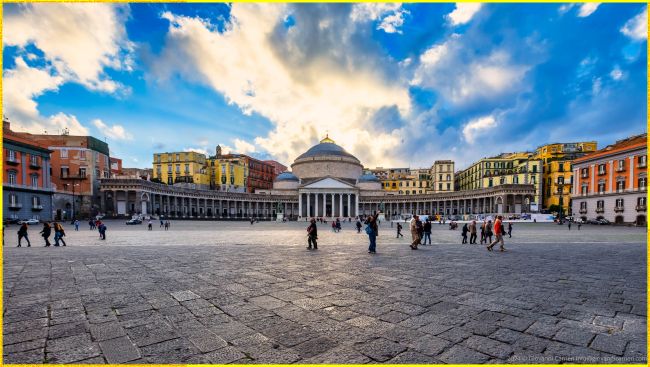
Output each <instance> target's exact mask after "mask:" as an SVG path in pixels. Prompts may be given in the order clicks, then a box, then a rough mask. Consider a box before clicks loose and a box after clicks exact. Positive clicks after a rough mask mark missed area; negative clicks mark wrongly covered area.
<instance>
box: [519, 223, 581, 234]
mask: <svg viewBox="0 0 650 367" xmlns="http://www.w3.org/2000/svg"><path fill="white" fill-rule="evenodd" d="M569 225H571V224H569ZM569 229H571V228H569ZM508 238H512V222H508Z"/></svg>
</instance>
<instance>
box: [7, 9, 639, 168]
mask: <svg viewBox="0 0 650 367" xmlns="http://www.w3.org/2000/svg"><path fill="white" fill-rule="evenodd" d="M3 10H4V15H3V46H4V47H3V108H4V110H3V113H4V115H5V116H7V117H8V118H9V120H10V121H11V124H12V129H14V130H18V131H28V132H32V133H43V132H44V131H47V133H50V134H56V133H60V132H61V131H63V130H64V129H67V130H68V131H69V132H70V134H73V135H92V136H95V137H97V138H99V139H102V140H105V141H107V142H108V143H109V147H110V150H111V155H112V156H115V157H118V158H122V159H123V165H124V167H150V166H151V162H152V155H153V153H155V152H173V151H189V150H193V151H199V152H204V153H207V154H214V151H215V147H216V145H217V144H220V145H221V146H222V147H224V148H225V150H226V151H232V152H237V153H245V154H250V155H252V156H255V157H258V158H261V159H275V160H278V161H280V162H282V163H284V164H287V165H289V164H290V163H291V162H293V160H294V159H295V158H296V157H297V156H298V155H299V154H301V153H302V152H304V151H305V150H307V149H308V148H309V147H311V146H313V145H314V144H316V143H318V141H319V140H320V139H322V138H323V137H324V136H325V135H326V134H329V137H330V138H332V139H334V140H335V141H336V142H337V143H338V144H339V145H341V146H343V147H344V148H345V149H346V150H348V151H349V152H351V153H352V154H354V155H356V156H357V157H358V158H359V159H360V160H361V162H362V163H363V164H364V165H365V166H366V167H378V166H381V167H413V168H415V167H428V166H431V164H432V163H433V161H434V160H437V159H453V160H455V161H456V168H457V169H462V168H465V167H467V166H468V165H469V164H470V163H471V162H473V161H476V160H478V159H480V158H482V157H486V156H491V155H495V154H499V153H501V152H513V151H524V150H528V151H531V150H534V149H535V148H536V147H538V146H540V145H543V144H546V143H553V142H575V141H591V140H596V141H597V142H598V144H599V147H604V146H605V145H607V144H611V143H613V142H615V141H616V140H618V139H622V138H625V137H627V136H631V135H635V134H639V133H643V132H645V131H646V129H647V103H646V98H647V92H646V91H647V34H648V32H647V5H645V4H597V3H586V4H568V3H567V4H477V3H458V4H454V3H449V4H399V3H395V4H383V3H359V4H248V3H246V4H244V3H235V4H164V3H161V4H144V3H139V4H108V3H95V4H92V3H88V4H73V3H67V4H56V3H53V4H50V3H34V4H4V5H3Z"/></svg>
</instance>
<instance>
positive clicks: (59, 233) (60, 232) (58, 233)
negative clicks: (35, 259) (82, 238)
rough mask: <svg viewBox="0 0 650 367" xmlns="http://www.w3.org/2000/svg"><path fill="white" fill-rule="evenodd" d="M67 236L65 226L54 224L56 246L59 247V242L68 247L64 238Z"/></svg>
mask: <svg viewBox="0 0 650 367" xmlns="http://www.w3.org/2000/svg"><path fill="white" fill-rule="evenodd" d="M64 236H65V230H64V229H63V225H62V224H61V223H59V222H54V246H56V247H58V246H59V242H61V243H63V246H65V245H66V243H65V241H64V240H63V237H64Z"/></svg>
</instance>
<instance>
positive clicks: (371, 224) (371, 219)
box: [366, 215, 379, 254]
mask: <svg viewBox="0 0 650 367" xmlns="http://www.w3.org/2000/svg"><path fill="white" fill-rule="evenodd" d="M366 234H368V240H369V241H370V245H369V246H368V253H369V254H376V253H377V235H378V234H379V227H378V226H377V217H376V216H375V215H369V216H368V219H367V220H366Z"/></svg>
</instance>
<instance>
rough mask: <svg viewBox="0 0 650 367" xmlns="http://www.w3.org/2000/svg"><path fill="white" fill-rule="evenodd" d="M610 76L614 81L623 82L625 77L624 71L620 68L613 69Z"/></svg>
mask: <svg viewBox="0 0 650 367" xmlns="http://www.w3.org/2000/svg"><path fill="white" fill-rule="evenodd" d="M609 76H610V77H611V78H612V79H614V80H621V79H623V77H624V75H623V71H622V70H621V68H620V67H618V66H615V67H614V69H612V71H611V72H610V73H609Z"/></svg>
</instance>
